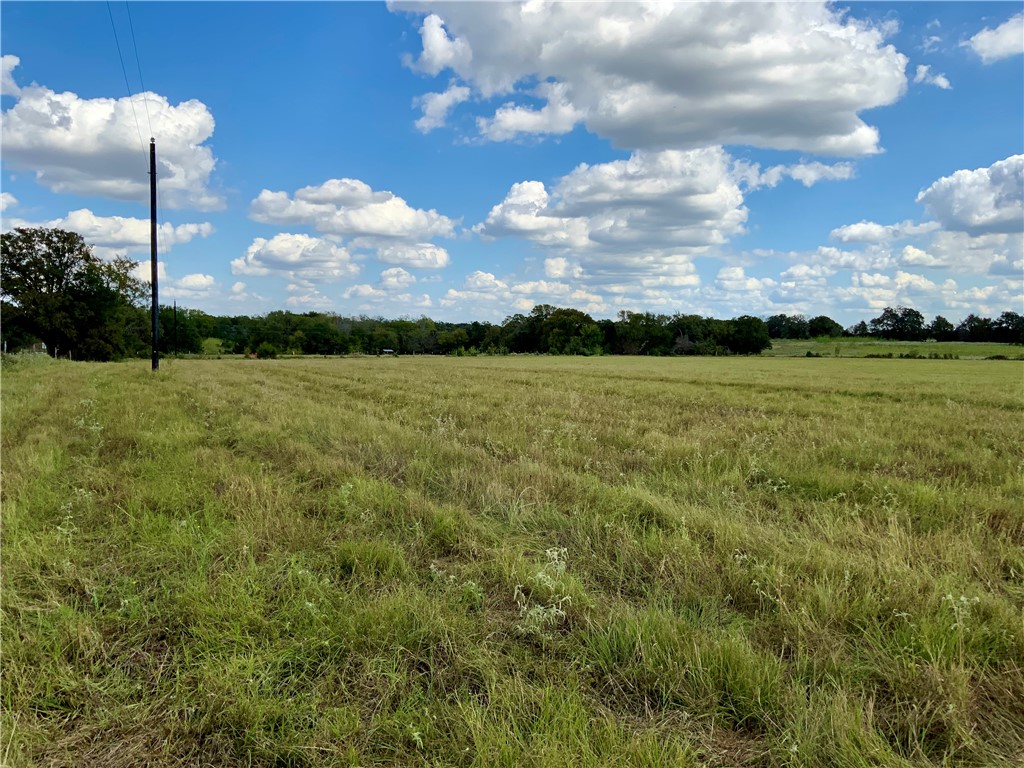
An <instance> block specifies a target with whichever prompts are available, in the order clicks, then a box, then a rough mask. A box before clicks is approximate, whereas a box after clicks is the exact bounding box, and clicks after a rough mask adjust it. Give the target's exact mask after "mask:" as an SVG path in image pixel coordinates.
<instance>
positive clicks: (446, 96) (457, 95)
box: [413, 84, 470, 133]
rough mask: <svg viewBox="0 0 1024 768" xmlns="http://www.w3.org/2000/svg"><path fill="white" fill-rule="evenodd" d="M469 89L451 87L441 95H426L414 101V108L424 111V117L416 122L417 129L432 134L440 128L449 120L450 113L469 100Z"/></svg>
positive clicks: (459, 86) (461, 86) (462, 86)
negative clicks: (431, 132)
mask: <svg viewBox="0 0 1024 768" xmlns="http://www.w3.org/2000/svg"><path fill="white" fill-rule="evenodd" d="M469 93H470V91H469V88H467V87H466V86H464V85H454V84H453V85H451V86H450V87H449V88H448V90H446V91H442V92H440V93H425V94H423V95H422V96H417V97H416V98H415V99H413V106H418V107H419V108H420V109H422V110H423V117H421V118H420V119H419V120H417V121H416V128H417V129H418V130H419V131H420V132H421V133H430V131H432V130H434V129H435V128H440V127H441V126H442V125H444V122H445V120H447V119H448V113H449V112H451V110H452V109H453V108H454V107H455V106H456V105H457V104H461V103H462V102H464V101H466V100H467V99H468V98H469Z"/></svg>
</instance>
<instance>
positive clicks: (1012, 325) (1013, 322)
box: [992, 312, 1024, 344]
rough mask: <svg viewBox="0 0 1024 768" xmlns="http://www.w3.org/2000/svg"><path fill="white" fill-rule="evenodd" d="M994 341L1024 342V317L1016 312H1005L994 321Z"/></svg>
mask: <svg viewBox="0 0 1024 768" xmlns="http://www.w3.org/2000/svg"><path fill="white" fill-rule="evenodd" d="M992 341H1001V342H1003V343H1004V344H1024V317H1021V316H1020V315H1019V314H1017V313H1016V312H1003V314H1001V315H1000V316H999V317H998V318H997V319H996V321H995V322H994V323H992Z"/></svg>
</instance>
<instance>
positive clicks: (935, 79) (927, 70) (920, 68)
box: [914, 64, 953, 91]
mask: <svg viewBox="0 0 1024 768" xmlns="http://www.w3.org/2000/svg"><path fill="white" fill-rule="evenodd" d="M931 70H932V68H931V65H930V64H918V65H917V71H916V72H915V73H914V82H915V83H924V84H925V85H934V86H935V87H936V88H941V89H942V90H944V91H948V90H949V89H950V88H952V87H953V86H952V85H951V84H950V82H949V78H947V77H946V76H945V75H944V74H941V73H939V74H932V71H931Z"/></svg>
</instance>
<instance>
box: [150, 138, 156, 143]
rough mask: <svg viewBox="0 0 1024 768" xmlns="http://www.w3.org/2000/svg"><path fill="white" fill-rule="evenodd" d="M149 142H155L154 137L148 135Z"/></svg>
mask: <svg viewBox="0 0 1024 768" xmlns="http://www.w3.org/2000/svg"><path fill="white" fill-rule="evenodd" d="M149 143H150V144H156V139H154V138H153V137H152V136H150V137H149Z"/></svg>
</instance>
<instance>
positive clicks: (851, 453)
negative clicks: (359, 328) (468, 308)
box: [0, 357, 1024, 768]
mask: <svg viewBox="0 0 1024 768" xmlns="http://www.w3.org/2000/svg"><path fill="white" fill-rule="evenodd" d="M1022 374H1024V366H1022V365H1021V364H1019V363H1016V362H994V361H992V362H988V361H968V360H934V361H933V360H911V361H904V360H865V359H859V360H858V359H846V358H840V359H831V358H825V359H816V360H806V359H786V358H767V359H758V358H687V359H644V358H588V359H574V358H539V357H527V358H484V357H479V358H461V359H455V358H400V359H388V358H385V359H377V358H362V359H360V358H350V359H329V360H314V359H306V360H278V361H243V360H221V361H217V360H190V361H165V362H164V363H163V366H162V370H161V371H160V372H159V374H156V375H153V374H151V372H150V371H149V370H148V363H137V362H132V363H124V364H83V363H51V362H47V361H43V362H39V363H35V364H30V363H28V362H25V361H23V360H15V361H13V362H12V361H10V360H5V362H4V365H3V371H2V388H3V392H2V395H3V396H2V405H3V414H2V416H3V422H2V450H3V453H2V470H3V489H2V493H3V496H2V502H3V531H2V553H0V556H2V565H3V584H2V610H3V616H2V619H3V622H2V633H3V634H2V637H3V645H2V662H3V663H2V673H0V674H2V678H0V682H2V703H3V719H2V725H3V738H2V743H0V760H2V762H3V763H4V764H5V765H11V766H64V765H69V766H70V765H75V766H93V765H102V766H113V767H116V766H139V765H149V766H194V765H217V766H222V765H226V766H335V765H352V766H357V765H358V766H390V765H402V766H406V765H408V766H538V767H540V766H557V768H565V767H566V766H616V765H619V766H644V765H647V766H662V765H664V766H699V765H711V766H808V767H811V766H828V765H835V766H929V765H953V766H1003V765H1005V766H1010V765H1020V764H1021V762H1022V761H1024V619H1022V609H1024V509H1022V503H1021V499H1024V443H1022V440H1021V434H1022V432H1024V430H1022V427H1024V397H1022V395H1024V376H1022Z"/></svg>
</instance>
